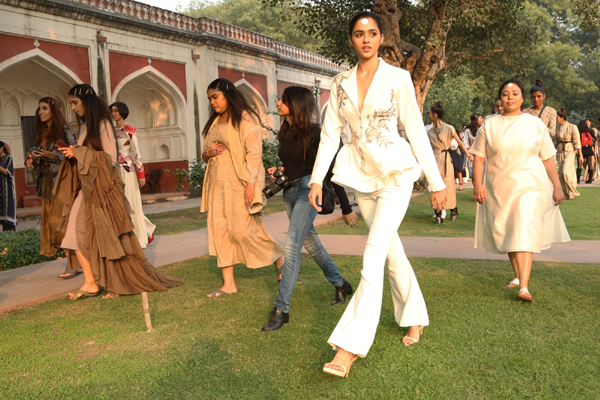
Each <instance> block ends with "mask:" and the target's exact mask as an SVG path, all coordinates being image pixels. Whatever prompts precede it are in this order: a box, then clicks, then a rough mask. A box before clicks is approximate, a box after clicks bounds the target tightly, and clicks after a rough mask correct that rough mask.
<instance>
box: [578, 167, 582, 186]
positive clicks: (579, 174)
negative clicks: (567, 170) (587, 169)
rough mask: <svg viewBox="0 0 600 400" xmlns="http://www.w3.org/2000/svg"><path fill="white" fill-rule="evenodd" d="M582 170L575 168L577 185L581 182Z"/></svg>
mask: <svg viewBox="0 0 600 400" xmlns="http://www.w3.org/2000/svg"><path fill="white" fill-rule="evenodd" d="M582 169H583V168H577V183H580V182H581V170H582Z"/></svg>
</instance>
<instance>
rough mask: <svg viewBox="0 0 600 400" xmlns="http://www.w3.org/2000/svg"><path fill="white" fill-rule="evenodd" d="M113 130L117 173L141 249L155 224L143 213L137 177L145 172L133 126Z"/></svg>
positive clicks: (146, 243)
mask: <svg viewBox="0 0 600 400" xmlns="http://www.w3.org/2000/svg"><path fill="white" fill-rule="evenodd" d="M115 131H116V135H117V144H118V146H119V164H120V168H119V173H120V174H121V179H122V180H123V183H124V184H125V197H127V201H129V206H130V207H131V210H132V211H133V214H131V221H132V222H133V226H134V229H133V232H134V233H135V236H136V237H137V238H138V241H139V242H140V246H142V249H145V248H146V247H148V238H150V237H151V236H152V234H153V233H154V230H155V229H156V225H154V224H153V223H152V222H150V220H149V219H148V218H147V217H146V216H145V215H144V209H143V208H142V196H141V194H140V188H139V184H138V179H139V178H144V177H145V174H144V164H142V157H141V155H140V152H139V147H138V140H137V134H136V131H135V128H134V127H132V126H131V125H127V124H126V125H125V126H123V127H122V128H117V129H116V130H115Z"/></svg>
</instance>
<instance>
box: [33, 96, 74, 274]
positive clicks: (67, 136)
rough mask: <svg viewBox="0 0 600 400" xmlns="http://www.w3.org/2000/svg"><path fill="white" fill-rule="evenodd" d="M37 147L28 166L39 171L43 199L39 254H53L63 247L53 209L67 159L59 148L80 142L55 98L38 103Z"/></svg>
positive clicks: (56, 214) (57, 214) (58, 219)
mask: <svg viewBox="0 0 600 400" xmlns="http://www.w3.org/2000/svg"><path fill="white" fill-rule="evenodd" d="M35 122H36V126H37V131H38V132H37V137H36V139H35V143H36V146H37V149H35V150H32V151H31V154H30V156H29V157H27V161H26V162H25V165H26V166H27V168H28V169H30V170H34V171H36V172H37V174H38V178H37V194H38V196H40V197H41V198H42V213H41V216H40V254H41V255H44V256H47V257H53V256H55V255H56V252H57V251H58V250H59V249H60V242H61V241H62V233H61V231H60V230H59V227H58V225H59V223H60V215H59V213H58V212H55V213H53V212H52V206H53V204H54V195H53V194H52V190H53V189H54V183H55V182H56V175H57V174H58V169H59V168H60V164H61V163H62V160H63V159H64V156H63V153H62V152H61V151H60V150H59V149H60V147H65V146H74V145H75V144H76V143H77V136H76V135H75V131H73V129H71V127H70V126H69V125H67V121H66V119H65V115H64V113H63V111H62V109H61V105H60V102H59V101H58V100H56V99H55V98H53V97H43V98H41V99H40V101H39V102H38V109H37V110H36V113H35ZM79 274H81V270H76V271H69V270H66V271H65V272H64V273H63V274H61V275H59V278H62V279H71V278H73V277H75V276H77V275H79Z"/></svg>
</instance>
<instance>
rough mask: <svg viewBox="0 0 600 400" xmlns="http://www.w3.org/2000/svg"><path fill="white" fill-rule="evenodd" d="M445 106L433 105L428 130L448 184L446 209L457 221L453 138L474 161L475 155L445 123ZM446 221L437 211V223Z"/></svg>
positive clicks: (452, 218) (438, 162) (439, 166)
mask: <svg viewBox="0 0 600 400" xmlns="http://www.w3.org/2000/svg"><path fill="white" fill-rule="evenodd" d="M442 118H444V108H443V106H442V103H441V102H437V103H436V104H435V106H433V107H431V110H430V111H429V119H430V120H431V122H432V126H431V128H429V130H428V131H427V136H429V141H430V142H431V147H432V149H433V155H434V156H435V159H436V161H437V165H438V168H439V169H440V173H441V174H442V178H444V183H445V184H446V194H447V196H448V197H447V200H446V209H447V210H450V221H456V218H457V217H458V206H457V205H456V184H455V182H454V166H453V165H452V157H450V145H451V143H452V139H455V140H456V141H457V142H458V145H459V146H460V148H461V149H462V151H463V152H464V153H465V155H466V156H467V157H468V159H469V161H473V156H472V155H471V153H469V150H467V148H466V146H465V144H464V143H463V141H462V140H461V139H460V137H458V135H457V134H456V131H455V130H454V127H453V126H452V125H450V124H447V123H445V122H444V121H443V120H442ZM443 222H444V218H443V217H442V211H441V210H439V211H436V213H435V224H436V225H440V224H442V223H443Z"/></svg>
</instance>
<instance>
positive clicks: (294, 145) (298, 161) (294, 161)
mask: <svg viewBox="0 0 600 400" xmlns="http://www.w3.org/2000/svg"><path fill="white" fill-rule="evenodd" d="M290 129H293V128H288V129H287V130H286V131H285V133H284V135H283V137H282V138H281V139H279V150H278V152H277V154H278V155H279V159H280V160H281V162H282V163H283V167H284V168H285V174H286V175H287V177H288V179H289V180H291V181H293V180H294V179H298V178H302V177H303V176H306V175H311V174H312V171H313V166H314V165H315V159H316V158H317V151H318V150H319V142H320V141H321V127H320V126H319V125H313V126H312V128H311V136H310V141H309V146H308V147H307V148H306V153H305V151H304V146H303V144H302V143H298V141H296V140H295V139H294V138H293V137H292V133H291V132H290ZM303 165H304V168H303Z"/></svg>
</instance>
